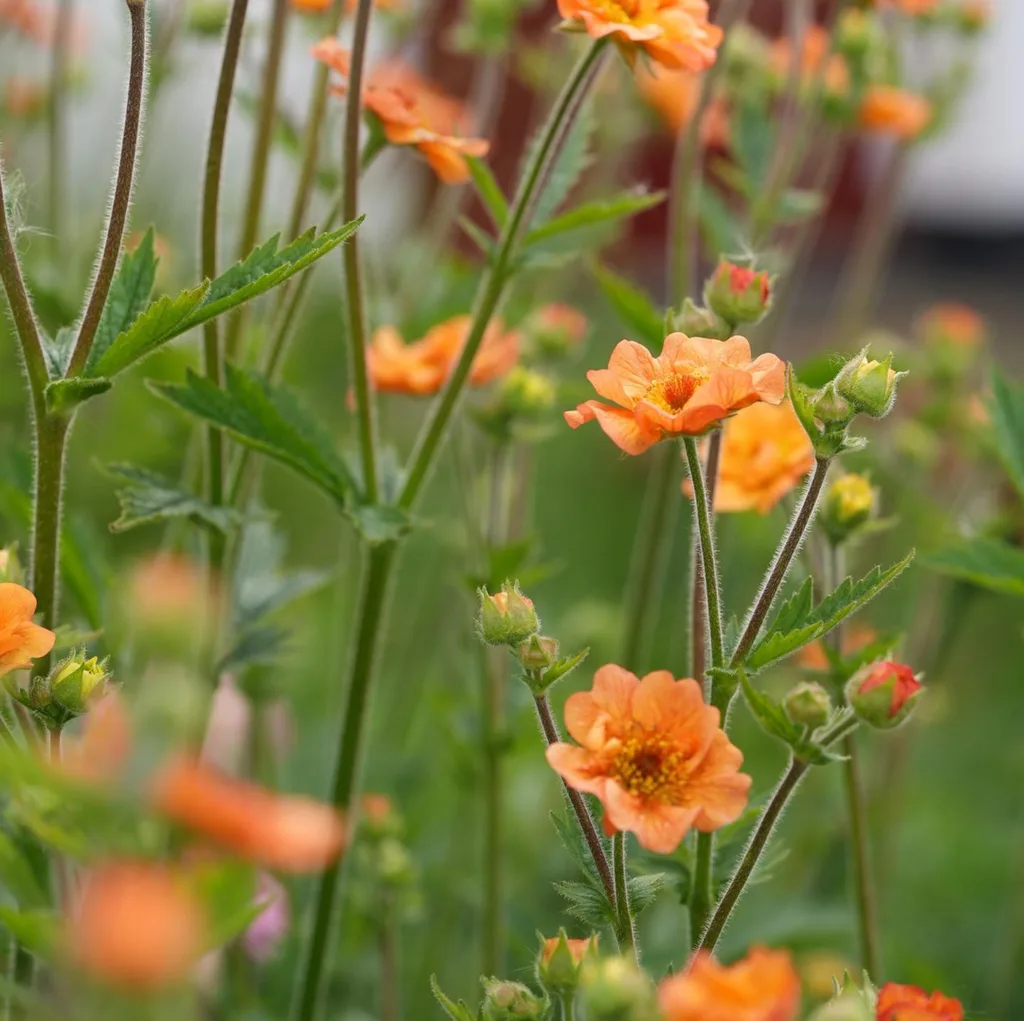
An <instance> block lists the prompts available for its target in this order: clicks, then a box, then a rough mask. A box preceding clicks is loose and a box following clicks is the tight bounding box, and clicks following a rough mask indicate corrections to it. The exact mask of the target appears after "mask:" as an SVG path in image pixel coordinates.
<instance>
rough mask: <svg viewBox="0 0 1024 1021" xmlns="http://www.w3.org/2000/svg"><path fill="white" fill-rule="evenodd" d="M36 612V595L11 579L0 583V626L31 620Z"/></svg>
mask: <svg viewBox="0 0 1024 1021" xmlns="http://www.w3.org/2000/svg"><path fill="white" fill-rule="evenodd" d="M35 612H36V597H35V596H34V595H32V593H31V592H29V590H28V589H27V588H25V587H23V586H22V585H15V584H14V582H12V581H5V582H2V583H0V627H7V626H8V625H10V624H15V623H17V622H18V621H21V620H31V619H32V614H33V613H35Z"/></svg>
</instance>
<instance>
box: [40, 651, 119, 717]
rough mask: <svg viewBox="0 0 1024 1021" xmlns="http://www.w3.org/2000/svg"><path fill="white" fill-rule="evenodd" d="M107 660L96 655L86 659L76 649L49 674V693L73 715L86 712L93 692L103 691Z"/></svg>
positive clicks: (107, 675) (106, 673) (106, 674)
mask: <svg viewBox="0 0 1024 1021" xmlns="http://www.w3.org/2000/svg"><path fill="white" fill-rule="evenodd" d="M109 676H110V675H109V673H108V672H107V663H106V660H104V661H103V662H102V663H101V662H100V661H99V659H98V658H97V657H96V656H91V657H90V658H89V659H86V658H85V655H84V653H81V652H76V653H73V654H72V655H70V656H69V657H68V658H67V659H65V660H63V661H62V662H60V663H58V664H57V666H56V667H54V669H53V672H52V673H51V674H50V693H51V696H52V698H53V700H54V701H55V702H57V703H58V704H59V705H60V706H61V708H63V709H66V710H67V711H68V712H69V713H71V714H72V715H74V716H79V715H81V714H82V713H84V712H85V711H86V709H87V708H88V703H89V701H90V699H91V698H92V696H93V693H94V692H95V693H97V694H99V693H100V692H102V688H101V687H100V686H101V685H102V684H103V683H104V682H105V681H106V680H107V679H108V678H109Z"/></svg>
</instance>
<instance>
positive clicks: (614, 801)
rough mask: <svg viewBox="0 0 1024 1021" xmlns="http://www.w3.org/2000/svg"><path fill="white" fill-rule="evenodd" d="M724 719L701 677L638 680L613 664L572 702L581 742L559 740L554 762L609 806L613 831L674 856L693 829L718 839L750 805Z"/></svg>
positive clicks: (665, 675) (568, 707) (568, 714)
mask: <svg viewBox="0 0 1024 1021" xmlns="http://www.w3.org/2000/svg"><path fill="white" fill-rule="evenodd" d="M719 720H720V716H719V712H718V710H717V709H715V708H714V707H713V706H709V705H707V704H706V703H705V702H704V697H703V694H702V692H701V686H700V685H699V684H698V683H697V682H696V681H695V680H693V679H692V678H684V679H683V680H679V681H677V680H675V679H674V678H673V677H672V674H671V673H669V672H668V671H667V670H658V671H656V672H654V673H650V674H647V676H646V677H644V678H643V679H642V680H638V679H637V677H636V676H635V675H634V674H631V673H630V672H629V671H628V670H624V669H623V668H622V667H620V666H615V665H614V664H609V665H607V666H603V667H601V668H600V669H599V670H598V671H597V673H596V674H595V675H594V684H593V688H592V689H591V690H590V691H582V692H577V693H576V694H575V695H571V696H570V697H569V699H568V701H567V702H566V704H565V725H566V727H567V728H568V730H569V733H570V734H571V735H572V737H573V738H575V740H576V741H577V742H579V744H578V745H573V744H569V743H567V742H562V741H559V742H557V743H555V744H553V745H551V746H550V747H549V748H548V751H547V759H548V762H549V763H550V765H551V766H552V768H553V769H555V771H556V772H558V773H559V774H561V776H562V777H563V779H564V780H565V782H566V783H567V784H569V786H570V787H575V788H576V790H579V791H584V792H586V793H588V794H594V795H596V796H597V797H598V798H599V799H600V800H601V803H602V804H603V805H604V813H605V814H604V827H605V831H606V832H607V833H616V832H618V831H620V830H628V831H630V832H632V833H635V834H636V835H637V839H638V840H639V841H640V844H641V846H643V847H645V848H646V849H647V850H648V851H653V852H655V853H656V854H671V853H672V852H673V851H674V850H675V849H676V848H677V847H678V846H679V844H680V842H681V841H682V840H683V838H684V837H685V836H686V834H687V833H688V832H689V830H690V828H691V827H696V828H697V829H698V830H701V831H702V832H705V833H709V832H711V831H713V830H717V829H718V828H719V827H721V826H725V825H726V824H727V823H730V822H733V821H734V820H735V819H737V818H739V816H740V814H741V813H742V812H743V809H744V808H745V807H746V804H747V795H748V793H749V790H750V777H749V776H745V775H744V774H743V773H740V772H739V767H740V765H741V764H742V762H743V754H742V752H740V750H739V749H738V748H737V747H736V746H735V745H733V744H732V742H731V741H730V740H729V738H728V737H727V736H726V733H725V731H724V730H722V729H721V727H720V726H719Z"/></svg>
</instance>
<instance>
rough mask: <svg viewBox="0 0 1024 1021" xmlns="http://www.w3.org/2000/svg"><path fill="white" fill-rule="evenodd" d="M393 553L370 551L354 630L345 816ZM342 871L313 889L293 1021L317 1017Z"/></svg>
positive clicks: (343, 780) (339, 795) (339, 783)
mask: <svg viewBox="0 0 1024 1021" xmlns="http://www.w3.org/2000/svg"><path fill="white" fill-rule="evenodd" d="M395 552H396V547H395V545H394V543H384V544H382V545H380V546H375V547H373V548H372V549H370V551H369V557H368V564H367V568H366V571H365V578H364V582H363V591H362V598H361V600H360V614H359V620H358V623H357V625H356V628H357V630H356V640H355V653H354V655H353V657H352V665H351V669H350V671H349V684H348V697H347V699H346V702H345V708H344V712H343V713H342V716H341V734H340V736H339V740H338V744H337V749H338V751H337V761H336V763H335V767H334V779H333V781H332V784H331V797H330V802H331V804H332V805H334V806H335V807H336V808H338V809H341V810H343V811H344V810H347V809H349V808H350V807H351V805H352V802H353V800H354V798H355V794H356V789H357V785H358V779H359V767H360V763H361V760H362V741H363V734H364V731H365V729H366V727H365V724H366V715H367V708H368V705H369V694H370V688H371V683H372V680H373V675H374V672H375V668H376V663H377V655H378V652H379V647H380V633H381V630H382V624H383V619H384V610H385V605H386V603H387V595H388V589H389V582H390V578H391V570H392V566H393V563H394V558H395ZM341 867H342V863H341V862H340V861H339V862H338V863H337V864H335V865H332V866H331V867H330V868H329V869H327V870H326V871H325V872H324V873H323V874H322V875H321V876H320V878H319V881H318V884H317V890H316V894H315V896H314V904H315V910H314V917H313V930H312V935H311V937H310V941H309V946H308V948H307V951H306V956H305V961H304V964H303V966H302V972H301V980H300V985H299V991H298V999H297V1002H296V1009H295V1013H294V1017H295V1019H296V1021H313V1018H314V1017H316V1014H317V1009H318V1007H319V1003H320V998H321V990H322V986H323V979H324V965H325V963H326V959H327V954H328V951H329V949H330V943H331V932H332V928H333V922H334V907H335V899H336V896H337V891H338V884H339V879H340V876H341Z"/></svg>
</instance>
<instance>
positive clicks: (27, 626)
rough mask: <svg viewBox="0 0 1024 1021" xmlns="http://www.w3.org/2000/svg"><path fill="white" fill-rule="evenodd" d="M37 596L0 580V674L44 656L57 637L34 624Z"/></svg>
mask: <svg viewBox="0 0 1024 1021" xmlns="http://www.w3.org/2000/svg"><path fill="white" fill-rule="evenodd" d="M35 612H36V597H35V596H34V595H32V593H31V592H29V590H28V589H27V588H23V587H22V586H21V585H15V584H14V582H12V581H5V582H2V583H0V676H2V675H3V674H6V673H7V672H8V671H10V670H21V669H23V668H24V667H28V666H31V665H32V660H34V659H38V658H39V657H40V656H45V655H46V654H47V653H48V652H49V651H50V650H51V649H52V648H53V643H54V642H55V641H56V640H57V636H56V635H55V634H54V633H53V632H52V631H48V630H47V629H46V628H44V627H40V626H39V625H38V624H35V623H33V621H32V615H33V614H34V613H35Z"/></svg>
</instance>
